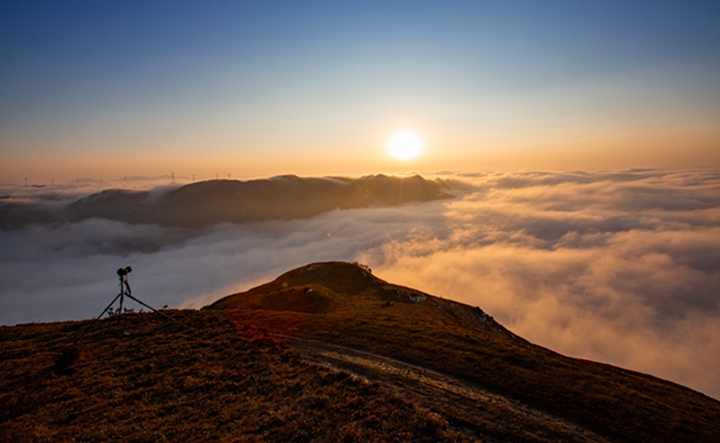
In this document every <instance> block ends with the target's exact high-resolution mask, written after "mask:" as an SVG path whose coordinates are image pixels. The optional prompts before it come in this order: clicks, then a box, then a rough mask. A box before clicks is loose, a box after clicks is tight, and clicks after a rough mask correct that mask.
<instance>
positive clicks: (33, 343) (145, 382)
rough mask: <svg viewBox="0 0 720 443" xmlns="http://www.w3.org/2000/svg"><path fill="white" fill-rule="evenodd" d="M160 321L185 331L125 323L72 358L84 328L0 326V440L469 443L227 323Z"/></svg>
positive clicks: (391, 397) (142, 319) (153, 322)
mask: <svg viewBox="0 0 720 443" xmlns="http://www.w3.org/2000/svg"><path fill="white" fill-rule="evenodd" d="M166 313H167V314H169V315H172V316H173V317H174V318H176V319H179V320H181V321H182V322H183V323H185V324H187V325H189V326H190V327H191V329H185V328H183V327H180V326H178V325H177V324H175V323H172V322H168V321H167V320H165V319H164V318H163V317H161V316H159V315H157V314H126V315H122V316H120V317H112V318H109V319H106V320H103V321H101V322H99V323H98V324H97V326H96V327H95V328H94V329H92V330H91V332H90V333H88V334H87V335H86V336H85V337H84V338H83V340H82V341H81V343H80V345H79V346H77V347H71V348H68V344H69V343H72V341H73V340H75V339H76V338H77V337H78V334H79V333H80V332H81V331H83V330H84V328H86V327H87V326H88V324H89V322H64V323H49V324H28V325H20V326H14V327H0V352H1V355H0V441H3V442H6V441H7V442H10V441H12V442H33V443H36V442H53V443H54V442H70V441H82V442H108V441H112V442H204V441H220V442H281V441H282V442H291V441H295V442H302V441H320V442H342V441H345V442H365V441H379V442H395V441H420V442H428V443H431V442H436V441H438V442H462V441H469V439H467V438H466V437H464V436H462V435H460V434H458V433H456V432H453V431H451V430H449V429H448V428H447V423H446V422H445V421H444V420H442V418H440V417H439V416H438V415H437V414H434V413H431V412H429V411H428V410H427V409H423V408H421V407H418V406H417V405H415V404H413V403H411V402H409V401H407V400H405V399H403V398H401V397H399V396H397V395H395V394H392V393H391V392H388V391H387V390H384V389H382V388H381V387H380V386H379V385H378V384H376V383H370V382H368V381H365V380H362V379H360V378H357V377H354V376H352V375H350V374H349V373H347V372H342V371H340V372H339V371H335V370H330V369H327V368H323V367H319V366H317V365H314V364H311V363H308V362H307V361H305V360H303V359H302V357H301V356H300V355H299V354H298V353H297V352H295V351H293V350H291V349H289V348H288V347H287V346H284V345H282V344H281V343H279V342H277V341H275V340H272V339H271V338H268V337H267V336H265V335H263V334H260V333H258V331H257V330H254V329H252V328H249V329H248V328H246V329H243V330H237V329H236V328H235V327H234V325H233V323H232V322H230V321H228V318H227V315H225V314H224V313H221V312H207V311H205V312H200V311H184V312H169V311H166ZM68 349H69V350H71V351H73V352H72V353H70V352H66V353H64V354H63V353H61V352H62V351H63V350H66V351H67V350H68ZM63 357H65V358H63ZM68 357H69V358H68ZM54 362H56V363H54Z"/></svg>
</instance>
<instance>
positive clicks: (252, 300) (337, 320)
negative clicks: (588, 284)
mask: <svg viewBox="0 0 720 443" xmlns="http://www.w3.org/2000/svg"><path fill="white" fill-rule="evenodd" d="M448 295H451V294H448ZM206 309H208V310H217V311H221V312H228V313H229V315H230V317H231V318H232V320H233V321H234V322H236V323H237V324H239V325H253V326H256V327H262V328H266V329H267V330H268V331H270V332H272V333H276V334H281V335H293V336H297V337H303V338H310V339H317V340H322V341H325V342H331V343H337V344H341V345H344V346H349V347H353V348H356V349H361V350H365V351H369V352H373V353H377V354H381V355H386V356H391V357H394V358H397V359H401V360H404V361H407V362H411V363H414V364H418V365H423V366H426V367H430V368H433V369H436V370H438V371H442V372H445V373H449V374H452V375H454V376H457V377H460V378H462V379H464V380H467V381H469V382H471V383H474V384H477V385H480V386H483V387H485V388H487V389H490V390H492V391H495V392H498V393H501V394H503V395H506V396H509V397H511V398H515V399H518V400H521V401H522V402H524V403H527V404H530V405H533V406H536V407H538V408H541V409H543V410H546V411H549V412H551V413H553V414H556V415H558V416H561V417H564V418H566V419H568V420H571V421H573V422H575V423H578V424H581V425H584V426H586V427H587V428H589V429H592V430H594V431H595V432H597V433H599V434H602V435H605V436H607V437H608V438H611V439H612V440H615V441H621V442H643V443H645V442H690V441H692V442H717V441H718V440H717V438H718V437H717V436H718V435H720V402H717V401H715V400H713V399H711V398H709V397H707V396H705V395H703V394H700V393H698V392H695V391H693V390H691V389H688V388H685V387H682V386H679V385H677V384H674V383H671V382H668V381H665V380H661V379H659V378H656V377H652V376H649V375H645V374H641V373H637V372H633V371H628V370H624V369H620V368H617V367H613V366H610V365H604V364H599V363H594V362H590V361H585V360H580V359H574V358H568V357H564V356H562V355H560V354H557V353H555V352H552V351H550V350H548V349H545V348H542V347H539V346H536V345H533V344H531V343H529V342H527V341H526V340H523V339H522V338H519V337H517V336H515V335H513V334H512V333H511V332H509V331H508V330H506V329H505V328H503V327H502V326H501V325H499V324H498V323H497V322H495V321H494V320H493V319H492V318H491V317H489V316H487V315H486V314H485V313H484V312H483V311H482V310H480V309H479V308H474V307H470V306H467V305H463V304H460V303H456V302H452V301H449V300H445V299H441V298H437V297H432V296H430V295H427V294H423V293H421V292H419V291H416V290H413V289H409V288H404V287H400V286H396V285H392V284H389V283H387V282H384V281H382V280H380V279H378V278H376V277H374V276H373V275H372V274H371V273H370V272H369V270H368V269H364V268H363V267H361V266H356V265H351V264H347V263H316V264H312V265H308V266H303V267H301V268H298V269H295V270H292V271H290V272H288V273H286V274H283V275H282V276H280V277H278V278H277V279H276V280H274V281H272V282H270V283H267V284H265V285H262V286H259V287H257V288H254V289H252V290H250V291H247V292H244V293H240V294H235V295H232V296H229V297H226V298H224V299H222V300H219V301H218V302H216V303H214V304H213V305H211V306H209V307H208V308H206Z"/></svg>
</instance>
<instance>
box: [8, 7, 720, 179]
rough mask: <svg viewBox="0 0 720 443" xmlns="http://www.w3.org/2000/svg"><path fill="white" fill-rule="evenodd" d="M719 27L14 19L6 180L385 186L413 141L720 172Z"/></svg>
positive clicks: (278, 15)
mask: <svg viewBox="0 0 720 443" xmlns="http://www.w3.org/2000/svg"><path fill="white" fill-rule="evenodd" d="M718 19H720V3H718V2H701V1H695V2H657V1H655V2H644V1H642V2H627V1H623V2H614V1H603V2H574V1H549V2H530V1H527V2H522V1H512V2H476V1H468V2H464V1H462V2H418V1H415V2H401V1H396V2H352V3H351V2H345V3H341V2H274V1H262V2H260V1H258V2H240V1H237V2H219V1H216V2H167V1H147V2H136V1H123V2H120V1H104V2H91V1H64V2H47V1H43V2H7V1H6V2H2V3H1V4H0V58H1V59H2V60H3V61H4V62H3V63H2V66H0V97H1V98H2V99H1V100H0V153H1V154H2V156H3V157H5V158H6V159H7V161H6V162H3V163H5V166H4V167H2V169H0V181H2V182H17V181H18V178H19V177H23V176H28V175H32V176H33V177H36V180H37V181H42V180H47V179H48V178H49V175H52V174H55V175H56V176H66V177H67V178H72V177H73V176H78V175H80V176H96V175H106V176H107V177H112V176H113V175H114V176H122V175H123V174H133V173H135V172H136V173H138V174H150V175H152V174H163V173H167V169H171V168H172V169H175V170H177V171H178V173H179V174H184V175H189V174H190V170H191V169H193V168H195V169H197V171H196V172H198V173H200V174H202V173H205V174H208V175H209V174H211V172H210V171H214V170H218V171H222V172H223V173H225V172H234V173H235V175H237V176H244V175H245V176H250V175H267V174H273V173H287V172H298V173H308V174H313V173H318V174H328V173H334V172H337V173H341V172H351V173H370V172H376V171H377V170H379V169H387V168H392V167H395V166H397V165H394V164H393V162H392V160H391V159H388V158H387V155H386V153H385V152H384V143H385V140H386V139H387V138H388V137H389V136H390V135H391V134H392V133H393V132H394V131H396V130H400V129H407V128H409V129H412V130H415V131H417V132H418V133H420V134H421V135H422V136H423V137H424V138H425V140H426V153H425V155H424V156H423V157H421V158H418V159H417V162H416V163H417V164H415V165H413V166H414V167H418V168H421V169H425V170H431V169H433V168H434V167H438V168H439V167H441V166H442V167H448V168H454V169H457V168H460V167H474V168H483V167H493V166H498V167H522V168H528V167H529V168H532V167H538V168H544V167H545V168H546V167H549V166H557V167H560V168H562V167H613V166H617V167H630V166H665V167H666V166H674V165H677V166H685V167H689V166H708V164H711V165H714V166H719V165H720V156H719V155H718V153H717V152H718V151H719V150H720V147H719V146H718V142H719V141H720V133H719V132H720V131H718V130H717V129H715V128H717V127H718V126H720V125H719V124H718V123H720V121H719V120H720V27H719V26H717V23H718ZM680 152H684V154H683V155H680V154H679V153H680ZM688 153H689V155H688ZM138 164H140V165H141V166H140V165H138ZM58 169H59V171H58V172H55V171H56V170H58ZM130 169H132V171H130ZM226 170H227V171H226ZM231 170H232V171H231ZM133 171H134V172H133ZM200 171H203V172H200Z"/></svg>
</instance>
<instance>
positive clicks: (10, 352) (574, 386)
mask: <svg viewBox="0 0 720 443" xmlns="http://www.w3.org/2000/svg"><path fill="white" fill-rule="evenodd" d="M166 313H167V314H168V315H171V316H173V317H174V318H176V319H178V320H181V321H182V322H183V323H185V324H188V325H190V327H191V329H185V328H183V327H182V326H180V325H178V324H176V323H174V322H169V321H166V320H164V319H163V317H159V316H158V315H157V314H133V315H123V316H120V317H113V318H109V319H106V320H102V321H101V322H99V323H98V324H97V326H96V327H95V328H94V329H93V330H92V331H91V332H90V333H88V334H87V336H86V337H84V338H83V340H82V341H81V342H80V344H79V345H78V346H77V347H74V348H73V347H68V346H69V345H70V344H71V343H72V341H73V340H74V338H76V337H77V336H78V334H79V333H80V332H81V331H82V330H83V328H85V327H87V325H88V322H63V323H49V324H32V325H20V326H15V327H3V328H0V340H2V352H3V358H2V359H0V373H1V374H2V380H0V404H1V405H2V406H0V432H4V433H5V434H6V435H12V436H13V437H14V438H16V439H17V440H16V441H69V440H71V439H73V438H75V439H78V440H83V441H105V440H109V439H110V440H114V441H165V440H167V441H177V440H188V441H191V440H194V441H207V440H218V441H489V442H492V441H518V442H545V441H563V442H572V441H577V442H581V441H583V442H591V441H592V442H688V441H693V442H712V441H716V436H717V435H720V402H718V401H716V400H713V399H711V398H709V397H707V396H705V395H703V394H700V393H698V392H695V391H693V390H691V389H688V388H685V387H683V386H680V385H677V384H674V383H671V382H668V381H665V380H661V379H659V378H656V377H653V376H650V375H646V374H641V373H637V372H633V371H629V370H625V369H621V368H617V367H613V366H610V365H605V364H600V363H595V362H591V361H586V360H580V359H574V358H569V357H565V356H562V355H560V354H557V353H555V352H553V351H551V350H548V349H545V348H542V347H540V346H537V345H534V344H532V343H530V342H528V341H527V340H524V339H522V338H521V337H518V336H516V335H515V334H513V333H512V332H511V331H509V330H507V329H506V328H504V327H503V326H502V325H500V324H499V323H498V322H497V321H495V320H494V319H493V318H492V317H491V316H489V315H488V314H487V313H485V312H483V311H482V309H480V308H479V307H472V306H468V305H464V304H461V303H457V302H454V301H451V300H447V299H443V298H440V297H435V296H432V295H430V294H425V293H422V292H420V291H417V290H414V289H411V288H407V287H402V286H397V285H393V284H391V283H388V282H385V281H383V280H381V279H379V278H377V277H375V276H374V275H373V274H372V272H371V270H370V269H369V268H367V267H366V266H363V265H358V264H349V263H340V262H329V263H314V264H310V265H306V266H302V267H300V268H297V269H294V270H291V271H289V272H287V273H285V274H283V275H281V276H279V277H278V278H277V279H275V280H273V281H272V282H269V283H266V284H264V285H261V286H259V287H256V288H253V289H251V290H249V291H246V292H242V293H238V294H233V295H230V296H228V297H225V298H223V299H221V300H218V301H217V302H215V303H213V304H212V305H210V306H207V307H205V308H203V309H202V310H200V311H166Z"/></svg>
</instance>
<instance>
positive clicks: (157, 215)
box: [0, 175, 451, 229]
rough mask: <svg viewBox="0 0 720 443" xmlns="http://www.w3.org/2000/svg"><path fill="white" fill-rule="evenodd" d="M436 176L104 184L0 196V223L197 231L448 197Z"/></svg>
mask: <svg viewBox="0 0 720 443" xmlns="http://www.w3.org/2000/svg"><path fill="white" fill-rule="evenodd" d="M448 190H449V186H448V184H447V182H445V181H442V180H439V179H437V180H426V179H424V178H422V177H420V176H418V175H416V176H412V177H402V178H401V177H388V176H385V175H370V176H366V177H361V178H357V179H351V178H300V177H297V176H294V175H285V176H279V177H273V178H270V179H262V180H250V181H239V180H209V181H203V182H198V183H193V184H189V185H185V186H182V187H179V188H177V189H173V190H170V191H168V192H165V193H160V192H155V191H129V190H121V189H108V190H105V191H102V192H98V193H96V194H92V195H89V196H87V197H84V198H81V199H79V200H77V201H76V202H74V203H71V204H70V205H68V206H67V207H64V208H60V209H58V208H48V207H45V206H43V205H37V204H30V203H27V202H18V201H14V200H13V199H12V198H8V199H0V228H2V229H17V228H21V227H23V226H26V225H28V224H31V223H58V222H74V221H81V220H85V219H89V218H105V219H109V220H117V221H124V222H127V223H133V224H140V223H143V224H159V225H163V226H175V227H186V228H196V227H201V226H207V225H212V224H216V223H221V222H231V223H243V222H252V221H262V220H290V219H297V218H307V217H313V216H315V215H318V214H321V213H323V212H327V211H331V210H334V209H353V208H365V207H372V206H394V205H399V204H404V203H410V202H423V201H430V200H437V199H443V198H450V197H451V196H450V195H449V194H447V191H448Z"/></svg>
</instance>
